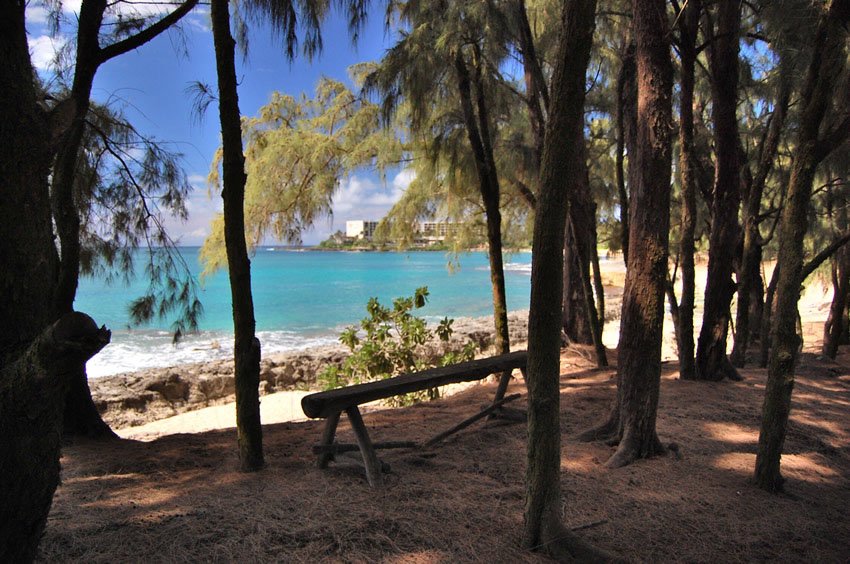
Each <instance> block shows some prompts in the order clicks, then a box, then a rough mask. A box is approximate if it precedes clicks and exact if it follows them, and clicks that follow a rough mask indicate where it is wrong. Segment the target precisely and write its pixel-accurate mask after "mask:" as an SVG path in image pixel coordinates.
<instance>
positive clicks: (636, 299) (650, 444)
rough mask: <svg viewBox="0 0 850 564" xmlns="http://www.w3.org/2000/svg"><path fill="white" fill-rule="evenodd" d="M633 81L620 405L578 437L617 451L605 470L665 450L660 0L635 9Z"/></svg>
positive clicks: (669, 76) (666, 218)
mask: <svg viewBox="0 0 850 564" xmlns="http://www.w3.org/2000/svg"><path fill="white" fill-rule="evenodd" d="M632 6H633V10H634V12H633V13H634V26H635V27H634V29H635V39H636V45H637V49H636V53H635V59H636V64H637V77H638V103H637V107H638V116H637V118H638V119H637V123H638V129H637V136H638V138H637V150H636V153H635V154H634V161H635V162H634V164H635V168H634V170H635V175H634V180H635V182H634V183H633V184H632V189H631V194H630V201H631V207H630V209H629V227H630V233H629V266H628V269H627V271H626V284H625V290H624V294H623V313H622V317H621V322H620V340H619V362H618V369H617V400H616V403H615V405H614V408H613V410H612V412H611V415H610V417H609V419H608V421H607V422H606V423H604V424H603V425H601V426H600V427H598V428H596V429H591V430H590V431H588V432H586V433H584V434H582V435H581V437H580V438H581V439H583V440H595V439H607V440H610V441H611V442H615V443H618V444H619V446H618V448H617V451H616V452H615V453H614V455H613V456H611V458H610V459H609V460H608V461H607V463H606V465H607V466H608V467H611V468H616V467H620V466H624V465H626V464H629V463H631V462H632V461H634V460H635V459H637V458H646V457H650V456H653V455H655V454H659V453H661V452H663V450H664V449H663V447H662V445H661V442H660V441H659V440H658V435H657V433H656V431H655V421H656V415H657V411H658V395H659V389H660V384H661V337H662V329H663V323H664V290H665V284H666V278H667V257H668V243H669V239H668V238H669V228H670V177H671V165H672V130H673V124H672V88H673V66H672V62H671V59H670V42H669V36H668V23H667V19H666V15H665V4H664V2H663V0H653V1H652V2H648V1H639V0H635V1H634V2H633V4H632Z"/></svg>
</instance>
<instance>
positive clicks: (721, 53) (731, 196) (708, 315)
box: [694, 0, 741, 381]
mask: <svg viewBox="0 0 850 564" xmlns="http://www.w3.org/2000/svg"><path fill="white" fill-rule="evenodd" d="M717 20H718V26H717V33H716V34H715V38H714V42H713V47H712V49H711V52H710V53H711V57H710V61H709V62H710V67H711V90H712V103H713V111H712V118H713V121H714V146H715V154H716V157H715V158H716V164H715V172H714V196H713V198H712V208H711V209H712V217H711V233H710V235H709V249H708V277H707V280H706V284H705V307H704V308H703V318H702V328H701V330H700V334H699V339H698V341H697V354H696V371H695V373H694V378H695V379H697V380H712V381H718V380H722V379H723V378H724V377H728V378H730V379H734V380H740V378H741V377H740V375H738V372H737V371H736V370H735V367H733V366H732V364H731V363H730V362H729V359H728V358H727V356H726V337H727V334H728V329H729V321H730V318H731V313H730V306H731V303H732V296H733V295H734V294H735V283H734V282H733V280H732V272H733V266H732V265H733V259H734V257H735V249H736V248H737V241H738V231H739V227H738V208H739V207H740V203H741V192H740V182H741V178H740V177H741V173H740V159H739V154H738V118H737V115H736V113H735V112H736V108H737V95H738V36H739V27H740V22H741V3H740V2H738V1H737V0H721V1H720V2H719V8H718V14H717Z"/></svg>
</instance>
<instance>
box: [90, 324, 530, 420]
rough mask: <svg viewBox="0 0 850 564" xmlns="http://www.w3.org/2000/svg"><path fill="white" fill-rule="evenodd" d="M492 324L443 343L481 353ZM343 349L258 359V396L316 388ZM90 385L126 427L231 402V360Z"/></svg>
mask: <svg viewBox="0 0 850 564" xmlns="http://www.w3.org/2000/svg"><path fill="white" fill-rule="evenodd" d="M527 321H528V311H515V312H511V313H510V314H509V316H508V323H509V327H510V337H511V345H512V346H518V345H520V344H523V343H524V342H525V340H526V339H525V337H526V325H527ZM492 326H493V318H492V316H484V317H474V318H457V319H455V321H454V324H453V326H452V328H453V329H454V333H453V335H452V338H451V340H450V341H449V343H447V345H446V347H448V348H450V349H454V348H457V349H459V348H460V347H462V345H463V343H464V342H466V341H467V340H472V341H474V342H475V343H476V344H477V345H478V351H479V352H478V354H479V355H480V356H486V355H487V354H488V352H487V351H488V349H489V348H490V346H491V344H492V338H493V335H492V332H493V331H492ZM445 350H446V349H444V347H443V344H442V343H440V342H439V340H437V339H435V340H432V341H431V342H429V343H428V344H427V345H425V346H424V347H423V348H422V350H421V351H419V352H420V354H421V355H422V356H423V357H428V358H431V357H437V356H439V355H441V354H442V353H443V352H445ZM348 354H349V353H348V351H347V349H346V348H345V346H343V345H342V344H341V343H340V344H335V345H325V346H319V347H312V348H308V349H304V350H299V351H292V352H283V353H274V354H271V355H268V357H265V356H264V357H263V359H262V360H261V364H260V396H261V398H262V397H263V396H267V395H270V394H274V393H277V392H282V391H304V390H310V391H315V390H318V389H319V383H318V381H317V376H318V375H319V373H320V372H322V370H323V369H324V368H325V367H326V366H328V365H329V364H335V365H337V366H341V365H342V363H343V361H344V360H345V358H346V357H347V356H348ZM89 386H90V388H91V391H92V398H93V400H94V402H95V405H96V406H97V408H98V411H99V412H100V413H101V415H102V416H103V419H104V421H106V422H107V423H108V424H109V425H110V426H111V427H113V428H115V429H119V430H121V429H124V430H126V429H127V428H132V427H136V426H140V425H144V424H147V423H151V422H153V421H157V420H160V419H165V418H168V417H172V416H175V415H180V414H182V413H186V412H190V411H195V410H199V409H203V408H207V407H213V406H219V405H223V404H227V403H230V402H233V401H234V394H235V387H234V374H233V360H232V359H221V360H210V361H205V362H198V363H190V364H181V365H176V366H171V367H162V368H149V369H144V370H139V371H134V372H125V373H121V374H115V375H111V376H103V377H99V378H91V379H90V380H89Z"/></svg>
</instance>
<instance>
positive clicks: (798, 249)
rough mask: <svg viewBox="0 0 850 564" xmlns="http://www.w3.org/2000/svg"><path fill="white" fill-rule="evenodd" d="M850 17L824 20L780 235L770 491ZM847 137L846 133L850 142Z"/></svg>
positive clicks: (838, 10) (763, 476)
mask: <svg viewBox="0 0 850 564" xmlns="http://www.w3.org/2000/svg"><path fill="white" fill-rule="evenodd" d="M848 16H850V0H834V1H833V2H832V3H831V4H830V5H829V8H828V10H827V12H826V13H825V14H824V15H823V16H822V17H821V21H820V22H819V24H818V31H817V34H816V36H815V40H814V43H813V44H814V52H813V54H812V59H811V61H810V63H809V70H808V72H807V76H806V82H805V84H804V87H803V92H802V96H801V100H803V103H804V107H803V113H802V117H801V121H800V130H799V133H798V139H797V144H796V151H795V154H794V160H793V163H792V165H791V179H790V181H789V185H788V194H787V197H786V201H785V207H784V208H783V211H782V222H781V224H780V232H779V254H778V256H777V266H776V267H777V268H779V269H781V271H782V276H780V277H779V281H778V283H777V286H776V305H775V309H774V312H773V322H772V324H771V341H772V346H771V349H770V358H769V361H768V369H767V384H766V388H765V398H764V405H763V407H762V423H761V431H760V433H759V445H758V453H757V454H756V467H755V482H756V484H757V485H758V486H759V487H760V488H762V489H765V490H767V491H770V492H777V491H781V490H782V488H783V478H782V474H781V472H780V466H779V463H780V457H781V455H782V448H783V445H784V443H785V433H786V430H787V426H788V416H789V414H790V411H791V393H792V391H793V389H794V370H795V366H796V363H797V357H798V354H799V352H798V351H799V345H800V338H799V336H798V335H797V330H796V320H797V301H798V299H799V296H800V284H801V283H802V281H803V279H804V265H803V237H804V236H805V234H806V226H807V221H806V214H807V212H808V207H809V202H810V200H811V192H812V183H813V181H814V175H815V170H816V168H817V165H818V164H819V163H820V162H821V161H822V160H823V159H824V158H825V157H826V156H827V155H828V153H829V151H830V150H831V149H832V148H834V147H835V146H836V145H837V143H836V141H837V139H832V140H831V141H832V143H831V144H826V143H825V142H824V140H823V139H822V138H820V137H819V130H820V128H821V124H822V122H823V120H824V116H825V115H826V113H827V111H828V109H829V107H830V106H831V103H832V97H833V92H834V91H835V86H836V84H837V79H838V76H839V75H840V73H841V72H842V69H843V67H844V65H845V61H846V58H847V57H846V53H845V51H844V46H845V43H846V36H847V32H846V28H845V26H846V24H847V21H848ZM846 136H847V132H846V131H841V132H840V139H846Z"/></svg>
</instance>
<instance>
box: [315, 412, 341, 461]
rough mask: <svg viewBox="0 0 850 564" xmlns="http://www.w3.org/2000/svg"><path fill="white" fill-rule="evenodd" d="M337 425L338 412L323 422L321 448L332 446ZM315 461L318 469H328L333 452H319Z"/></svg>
mask: <svg viewBox="0 0 850 564" xmlns="http://www.w3.org/2000/svg"><path fill="white" fill-rule="evenodd" d="M337 425H339V412H338V411H337V412H336V413H334V414H333V415H331V416H330V417H328V419H327V420H326V421H325V430H324V431H322V442H321V443H320V445H321V446H333V442H334V437H335V436H336V427H337ZM316 454H318V455H319V459H318V461H317V463H318V466H319V468H322V469H325V468H327V467H328V462H329V461H330V460H331V459H333V455H334V453H333V452H327V451H323V452H319V453H316Z"/></svg>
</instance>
